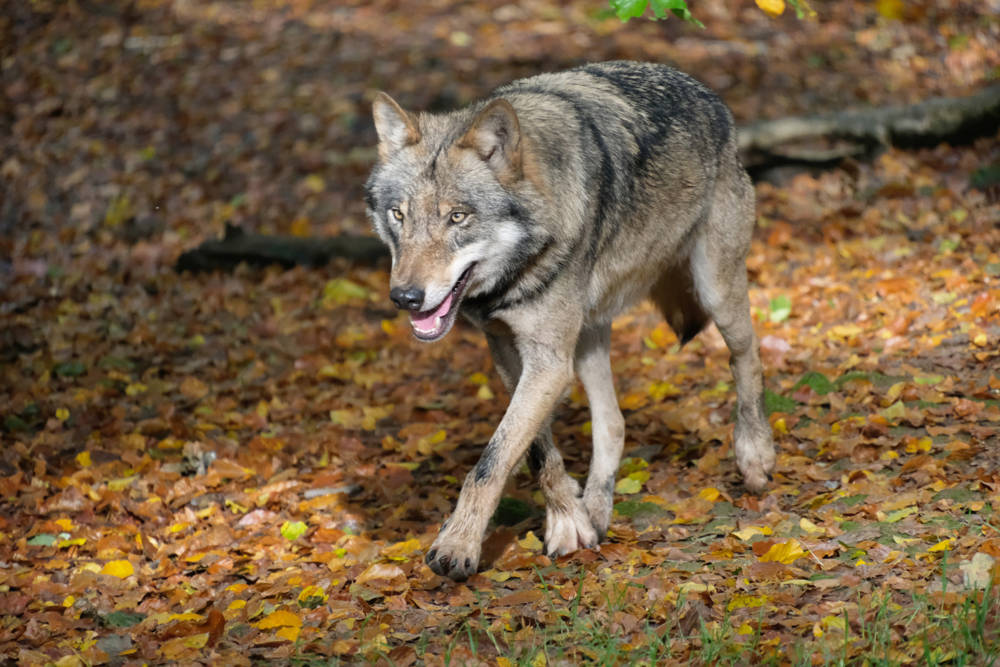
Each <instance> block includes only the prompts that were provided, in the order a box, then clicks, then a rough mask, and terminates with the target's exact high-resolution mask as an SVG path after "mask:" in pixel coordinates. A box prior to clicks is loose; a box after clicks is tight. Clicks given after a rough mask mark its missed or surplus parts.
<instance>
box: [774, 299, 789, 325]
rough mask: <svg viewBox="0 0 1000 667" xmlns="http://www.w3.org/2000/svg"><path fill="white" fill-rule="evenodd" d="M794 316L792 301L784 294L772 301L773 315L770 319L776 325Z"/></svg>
mask: <svg viewBox="0 0 1000 667" xmlns="http://www.w3.org/2000/svg"><path fill="white" fill-rule="evenodd" d="M791 314H792V301H791V299H789V298H788V297H787V296H786V295H784V294H779V295H778V296H776V297H774V298H773V299H771V315H770V317H769V319H770V320H771V321H772V322H774V323H776V324H777V323H779V322H784V321H785V320H787V319H788V316H789V315H791Z"/></svg>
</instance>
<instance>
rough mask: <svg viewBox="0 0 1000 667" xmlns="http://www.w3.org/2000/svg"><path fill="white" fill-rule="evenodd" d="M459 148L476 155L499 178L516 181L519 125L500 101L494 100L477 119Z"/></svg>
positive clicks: (519, 155) (506, 102) (517, 174)
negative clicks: (474, 152)
mask: <svg viewBox="0 0 1000 667" xmlns="http://www.w3.org/2000/svg"><path fill="white" fill-rule="evenodd" d="M458 146H460V147H462V148H471V149H473V150H474V151H476V153H478V154H479V157H480V158H481V159H482V160H483V161H484V162H485V163H486V164H488V165H489V166H490V168H491V169H493V171H494V172H496V174H497V175H498V176H500V177H507V178H512V179H516V178H519V177H520V175H521V124H520V123H519V122H518V120H517V112H516V111H514V107H512V106H511V105H510V102H508V101H507V100H505V99H503V98H501V99H497V100H493V101H492V102H490V103H489V104H487V105H486V107H484V108H483V110H482V111H480V112H479V113H478V114H477V115H476V118H475V120H473V121H472V126H471V127H470V128H469V130H468V131H467V132H466V133H465V135H464V136H463V137H462V138H461V139H459V140H458Z"/></svg>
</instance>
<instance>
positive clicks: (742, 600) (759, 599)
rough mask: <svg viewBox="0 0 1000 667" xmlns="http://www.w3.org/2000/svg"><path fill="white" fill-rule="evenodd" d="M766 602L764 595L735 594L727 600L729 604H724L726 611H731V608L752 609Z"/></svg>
mask: <svg viewBox="0 0 1000 667" xmlns="http://www.w3.org/2000/svg"><path fill="white" fill-rule="evenodd" d="M766 602H767V596H766V595H736V596H734V597H733V599H732V600H730V601H729V604H727V605H726V611H732V610H733V609H743V608H747V609H752V608H754V607H763V606H764V603H766Z"/></svg>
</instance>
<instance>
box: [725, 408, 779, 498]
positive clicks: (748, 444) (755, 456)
mask: <svg viewBox="0 0 1000 667" xmlns="http://www.w3.org/2000/svg"><path fill="white" fill-rule="evenodd" d="M764 428H767V431H764ZM764 428H761V429H758V430H757V432H753V431H752V429H745V430H744V429H741V428H739V424H737V429H736V437H735V438H734V447H733V449H734V450H735V451H736V465H737V466H738V467H739V469H740V472H741V473H743V485H744V486H746V487H747V489H749V490H750V491H751V492H753V493H760V492H761V491H763V490H764V489H765V488H767V483H768V482H770V481H771V471H772V470H774V442H773V441H772V440H771V433H770V428H768V427H764ZM746 431H751V433H747V432H746Z"/></svg>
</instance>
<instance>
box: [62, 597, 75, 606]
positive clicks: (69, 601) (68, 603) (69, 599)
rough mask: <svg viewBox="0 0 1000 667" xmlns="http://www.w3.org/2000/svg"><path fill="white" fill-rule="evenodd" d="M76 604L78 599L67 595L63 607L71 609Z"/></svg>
mask: <svg viewBox="0 0 1000 667" xmlns="http://www.w3.org/2000/svg"><path fill="white" fill-rule="evenodd" d="M74 602H76V598H75V597H73V596H72V595H67V596H66V599H65V600H63V601H62V606H64V607H67V608H69V607H72V606H73V603H74Z"/></svg>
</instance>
